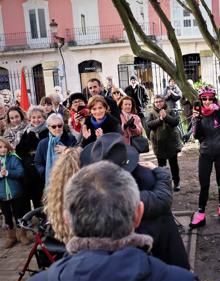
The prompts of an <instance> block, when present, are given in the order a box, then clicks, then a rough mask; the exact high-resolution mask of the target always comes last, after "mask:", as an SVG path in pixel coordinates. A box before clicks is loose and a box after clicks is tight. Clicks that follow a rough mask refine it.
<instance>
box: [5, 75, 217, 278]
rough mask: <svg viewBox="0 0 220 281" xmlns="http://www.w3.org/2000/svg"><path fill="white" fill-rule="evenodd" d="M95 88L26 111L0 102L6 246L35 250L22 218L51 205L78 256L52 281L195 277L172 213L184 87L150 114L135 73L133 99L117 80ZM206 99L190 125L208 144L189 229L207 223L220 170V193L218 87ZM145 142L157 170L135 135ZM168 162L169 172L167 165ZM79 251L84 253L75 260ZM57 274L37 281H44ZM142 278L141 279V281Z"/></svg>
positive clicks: (58, 229)
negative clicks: (144, 158)
mask: <svg viewBox="0 0 220 281" xmlns="http://www.w3.org/2000/svg"><path fill="white" fill-rule="evenodd" d="M87 86H88V92H87V94H86V95H85V94H84V93H80V92H77V93H72V94H70V96H68V99H67V100H62V98H61V97H60V96H59V95H58V93H56V91H55V92H54V93H53V94H51V95H49V96H47V97H43V98H42V100H41V101H40V104H39V105H32V106H31V107H30V108H29V110H28V111H27V112H24V111H23V110H22V109H21V107H20V106H18V105H12V106H10V107H9V108H5V107H4V104H0V115H1V117H2V118H1V120H0V121H1V123H0V125H1V136H0V207H1V211H2V214H3V216H4V225H5V227H4V228H5V243H4V248H6V249H7V248H11V247H13V246H14V245H15V243H16V242H17V241H20V242H21V243H22V244H24V245H27V244H28V243H30V240H29V238H28V237H27V233H26V231H25V230H24V229H23V228H20V227H19V224H18V219H19V218H21V217H22V216H23V215H25V214H26V213H27V212H29V211H30V210H31V209H32V208H38V207H41V206H44V210H45V213H46V214H47V218H48V220H49V222H50V223H51V225H52V227H53V230H54V235H55V237H56V238H57V239H59V240H60V241H63V242H64V243H67V251H68V252H69V253H70V257H67V258H65V259H64V260H63V261H62V262H60V263H59V262H58V264H56V265H55V266H54V267H53V269H51V270H53V274H54V279H56V278H58V277H57V276H58V275H60V274H61V275H62V274H63V273H62V272H63V270H64V269H65V270H66V277H65V278H63V279H59V280H70V279H68V278H70V274H71V276H72V277H74V278H81V275H82V276H83V274H84V273H83V272H88V274H91V276H95V277H91V278H90V279H86V278H85V279H83V278H82V279H80V280H103V279H104V278H106V277H105V276H109V274H110V273H111V274H112V277H111V278H110V277H108V278H107V279H108V280H124V279H126V280H155V281H156V280H164V281H165V280H177V278H178V279H179V280H197V279H196V277H195V276H193V275H192V274H191V273H190V272H189V270H190V265H189V261H188V257H187V253H186V251H185V248H184V245H183V242H182V239H181V236H180V233H179V231H178V228H177V225H176V223H175V220H174V217H173V215H172V200H173V194H172V191H173V190H174V191H176V192H177V191H180V190H181V180H180V175H179V165H178V153H179V152H180V151H181V149H182V142H181V139H180V135H179V131H178V128H177V126H178V124H179V122H180V115H179V113H178V111H177V110H176V108H177V105H176V104H177V101H178V100H181V99H182V98H183V97H182V94H181V91H180V89H179V88H178V87H177V85H176V84H175V81H173V80H172V79H171V80H170V81H169V85H168V86H167V88H166V89H165V91H164V93H161V94H160V95H155V96H154V98H153V101H152V105H151V108H150V109H147V107H146V106H147V103H148V102H149V98H148V96H147V93H146V89H145V88H144V87H143V86H142V85H140V84H139V83H138V80H137V77H136V76H134V75H132V76H131V77H130V85H129V86H128V87H127V88H125V92H123V91H122V90H121V89H119V88H118V87H117V86H115V85H113V84H112V81H111V79H109V83H108V84H107V88H104V87H103V85H102V83H101V81H100V80H98V79H97V78H92V79H90V80H89V81H88V85H87ZM198 99H199V102H200V103H199V104H200V106H199V107H198V106H197V107H196V108H193V115H192V120H193V122H192V123H193V126H192V128H193V134H194V137H195V138H197V139H198V140H199V142H200V157H199V182H200V186H201V190H200V195H199V210H198V212H196V213H195V215H194V217H193V218H192V221H191V223H190V227H191V228H196V227H199V226H203V225H205V222H206V219H205V207H206V204H207V201H208V192H209V185H210V174H211V171H212V165H213V163H214V164H215V169H216V178H217V184H218V186H220V178H219V173H220V166H218V165H220V157H219V156H218V151H219V150H218V146H219V144H218V140H219V135H220V134H219V130H220V129H219V127H220V114H219V112H220V111H219V106H218V102H217V98H216V93H215V90H214V89H213V88H211V87H204V88H202V89H201V91H200V92H199V95H198ZM146 135H148V136H149V140H150V141H151V144H152V148H153V152H154V154H155V156H156V158H157V162H158V166H156V165H155V164H153V163H151V162H145V163H142V162H140V161H139V153H138V151H137V150H136V149H135V148H134V147H133V146H132V142H131V139H132V137H134V136H145V137H146ZM167 161H168V162H169V165H170V170H171V173H170V172H169V169H167V168H166V167H164V166H166V165H167ZM113 163H114V164H113ZM219 194H220V192H219ZM63 214H64V215H63ZM218 215H219V216H220V195H219V208H218ZM64 222H65V223H64ZM136 248H142V249H143V251H142V250H139V249H136ZM82 250H83V252H82ZM100 250H103V253H102V254H100ZM73 252H77V254H76V255H73V257H71V255H72V253H73ZM150 254H151V255H153V256H154V257H155V258H153V257H151V256H150ZM129 255H130V256H131V257H130V258H129ZM82 259H85V260H87V262H88V264H87V265H85V264H84V262H83V263H82V262H81V260H82ZM119 259H120V260H122V261H123V263H124V266H121V265H120V263H118V260H119ZM159 259H160V260H161V261H159ZM76 264H77V266H78V268H76ZM101 264H102V265H101ZM166 264H168V265H166ZM100 265H101V266H100ZM107 265H108V266H107ZM118 265H120V266H119V267H118ZM71 267H72V268H71ZM180 267H181V268H182V269H180ZM61 268H62V269H61ZM70 268H71V273H70ZM183 268H184V269H183ZM159 269H160V270H159ZM121 270H123V273H120V271H121ZM118 271H119V272H118ZM49 272H50V270H49V271H48V273H47V272H44V273H42V274H39V275H36V276H35V277H33V278H32V280H46V279H47V278H46V276H47V274H50V273H49ZM79 272H81V273H79ZM149 272H151V273H150V275H152V276H151V278H152V279H149V277H148V275H149ZM78 274H79V275H78ZM121 274H122V275H123V274H125V276H126V278H125V277H124V279H123V278H122V277H120V275H121ZM64 275H65V274H64ZM138 275H140V276H143V278H142V279H137V277H136V276H138ZM162 275H163V276H162ZM181 278H182V279H181Z"/></svg>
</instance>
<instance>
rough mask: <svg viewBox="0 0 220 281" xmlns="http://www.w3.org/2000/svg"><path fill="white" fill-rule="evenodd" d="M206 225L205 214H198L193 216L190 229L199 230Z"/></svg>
mask: <svg viewBox="0 0 220 281" xmlns="http://www.w3.org/2000/svg"><path fill="white" fill-rule="evenodd" d="M205 224H206V219H205V213H199V212H196V213H195V214H194V216H193V219H192V221H191V223H190V224H189V227H191V228H198V227H200V226H204V225H205Z"/></svg>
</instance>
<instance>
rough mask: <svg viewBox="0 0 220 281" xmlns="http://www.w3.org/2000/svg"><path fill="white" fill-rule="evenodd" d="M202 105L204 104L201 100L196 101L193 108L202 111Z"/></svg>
mask: <svg viewBox="0 0 220 281" xmlns="http://www.w3.org/2000/svg"><path fill="white" fill-rule="evenodd" d="M201 107H202V104H201V102H200V101H194V103H193V110H195V111H198V112H199V113H201Z"/></svg>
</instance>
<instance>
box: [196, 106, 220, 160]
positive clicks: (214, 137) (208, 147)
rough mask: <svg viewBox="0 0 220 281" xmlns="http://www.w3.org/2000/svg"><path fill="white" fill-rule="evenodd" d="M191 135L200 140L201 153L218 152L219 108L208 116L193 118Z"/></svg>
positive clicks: (219, 152) (213, 153)
mask: <svg viewBox="0 0 220 281" xmlns="http://www.w3.org/2000/svg"><path fill="white" fill-rule="evenodd" d="M193 135H194V138H195V139H198V140H199V142H200V153H201V154H206V155H209V156H216V155H218V154H220V110H218V111H214V113H213V114H212V115H210V116H200V117H197V118H194V119H193Z"/></svg>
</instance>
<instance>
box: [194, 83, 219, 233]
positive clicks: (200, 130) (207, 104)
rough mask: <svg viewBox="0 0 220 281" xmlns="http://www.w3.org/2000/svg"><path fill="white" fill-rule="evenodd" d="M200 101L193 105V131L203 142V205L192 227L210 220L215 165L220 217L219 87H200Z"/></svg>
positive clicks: (200, 159)
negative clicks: (210, 191)
mask: <svg viewBox="0 0 220 281" xmlns="http://www.w3.org/2000/svg"><path fill="white" fill-rule="evenodd" d="M199 101H200V102H199V103H197V105H196V106H195V105H194V109H193V134H194V138H196V139H198V140H199V142H200V155H199V182H200V193H199V204H198V205H199V208H198V211H197V212H196V213H195V214H194V216H193V218H192V221H191V223H190V227H191V228H197V227H200V226H204V225H205V224H206V216H205V208H206V205H207V201H208V196H209V187H210V176H211V172H212V166H213V164H214V165H215V172H216V181H217V186H218V191H219V194H218V212H217V213H218V217H220V189H219V186H220V110H219V105H218V101H217V98H216V92H215V89H213V88H212V87H210V86H206V87H203V88H202V89H200V91H199Z"/></svg>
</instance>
